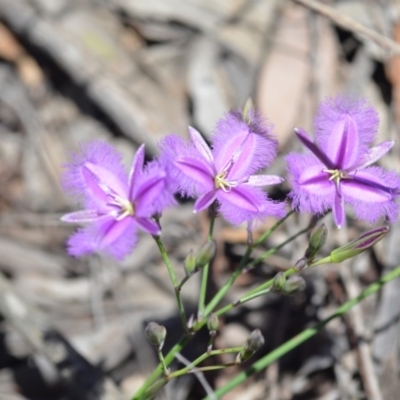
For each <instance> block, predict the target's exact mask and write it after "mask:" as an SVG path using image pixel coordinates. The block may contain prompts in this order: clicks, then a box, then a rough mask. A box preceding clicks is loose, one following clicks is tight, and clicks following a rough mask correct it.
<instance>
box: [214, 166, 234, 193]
mask: <svg viewBox="0 0 400 400" xmlns="http://www.w3.org/2000/svg"><path fill="white" fill-rule="evenodd" d="M226 174H227V172H226V171H222V172H220V173H219V174H218V175H216V177H215V178H214V185H215V188H216V189H222V190H223V191H224V192H227V191H229V190H231V185H230V184H229V182H228V181H227V180H226V179H225V177H226Z"/></svg>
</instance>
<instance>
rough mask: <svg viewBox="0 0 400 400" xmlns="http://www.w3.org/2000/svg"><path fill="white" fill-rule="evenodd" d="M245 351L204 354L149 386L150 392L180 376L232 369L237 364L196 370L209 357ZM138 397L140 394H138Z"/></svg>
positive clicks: (145, 393)
mask: <svg viewBox="0 0 400 400" xmlns="http://www.w3.org/2000/svg"><path fill="white" fill-rule="evenodd" d="M242 350H243V347H231V348H228V349H219V350H213V351H210V352H209V353H204V354H202V355H201V356H200V357H198V358H196V360H194V361H193V362H191V363H190V364H189V365H187V366H186V367H185V368H182V369H180V370H178V371H175V372H172V373H170V374H169V375H166V374H164V376H163V377H162V378H161V379H159V380H158V381H157V382H155V383H154V384H151V385H149V390H150V391H152V390H153V388H155V389H157V388H161V387H163V386H164V385H165V384H166V383H167V382H169V381H170V380H171V379H174V378H178V377H179V376H182V375H186V374H190V373H192V372H198V371H211V370H215V369H221V368H226V367H231V366H232V365H236V363H229V364H222V365H212V366H207V367H201V368H196V366H197V365H199V364H200V363H202V362H203V361H204V360H206V359H207V358H209V357H212V356H216V355H220V354H230V353H240V352H241V351H242ZM136 396H138V394H136ZM142 396H143V399H147V398H148V397H149V393H147V392H146V391H144V392H143V393H142ZM136 398H137V399H142V397H134V399H136Z"/></svg>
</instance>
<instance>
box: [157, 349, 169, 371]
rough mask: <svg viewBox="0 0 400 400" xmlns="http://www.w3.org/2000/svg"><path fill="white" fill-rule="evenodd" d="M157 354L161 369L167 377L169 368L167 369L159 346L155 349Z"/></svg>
mask: <svg viewBox="0 0 400 400" xmlns="http://www.w3.org/2000/svg"><path fill="white" fill-rule="evenodd" d="M157 354H158V359H159V360H160V363H161V366H162V369H163V372H164V376H165V377H168V375H169V369H168V367H167V365H166V364H165V360H164V356H163V353H162V351H161V349H160V348H158V349H157Z"/></svg>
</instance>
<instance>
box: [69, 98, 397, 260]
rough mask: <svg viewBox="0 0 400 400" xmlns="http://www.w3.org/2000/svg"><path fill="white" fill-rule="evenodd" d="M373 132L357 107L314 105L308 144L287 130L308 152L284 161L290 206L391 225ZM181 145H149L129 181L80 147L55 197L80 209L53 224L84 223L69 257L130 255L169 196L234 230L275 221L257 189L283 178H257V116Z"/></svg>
mask: <svg viewBox="0 0 400 400" xmlns="http://www.w3.org/2000/svg"><path fill="white" fill-rule="evenodd" d="M377 126H378V116H377V113H376V111H375V110H374V109H373V108H371V107H369V106H368V105H367V104H366V103H365V101H364V100H352V99H350V98H348V97H340V96H338V97H336V98H334V99H328V100H327V101H325V102H324V103H322V104H321V106H320V109H319V111H318V114H317V116H316V118H315V141H313V140H312V139H311V138H310V137H309V136H308V134H307V133H306V132H305V131H303V130H302V129H299V128H296V129H295V133H296V135H297V137H298V139H299V140H300V142H301V143H302V144H303V145H304V147H305V148H306V149H307V150H308V152H306V153H303V154H299V153H291V154H289V155H288V156H287V157H286V160H287V164H288V171H289V175H290V180H291V183H292V191H291V192H290V193H289V197H290V198H291V199H292V207H293V208H294V209H298V210H299V211H301V212H311V213H317V214H322V213H324V212H326V211H328V210H330V209H332V210H333V215H334V220H335V223H336V225H337V226H338V227H341V226H343V225H344V223H345V209H344V204H345V203H348V204H350V205H352V206H353V208H354V210H355V213H356V215H357V217H358V218H359V219H362V220H365V221H368V222H371V223H372V222H375V221H376V220H377V219H378V218H379V217H381V216H386V217H388V218H389V219H390V220H394V219H395V218H396V217H397V214H398V205H397V203H396V202H395V200H396V198H397V197H398V195H399V193H400V177H399V175H398V174H397V173H395V172H389V171H386V170H384V169H382V168H380V167H377V166H371V165H372V164H373V163H375V162H376V161H377V160H379V159H380V158H381V157H382V156H383V155H384V154H386V153H387V152H388V151H389V150H390V149H391V148H392V146H393V142H383V143H381V144H380V145H377V146H375V147H370V146H371V143H372V141H373V140H374V137H375V135H376V132H377ZM189 136H190V140H189V141H187V142H186V141H185V140H184V139H182V138H181V137H179V136H176V135H169V136H166V137H165V138H164V139H163V140H162V141H161V142H160V144H159V147H160V149H161V154H160V156H159V158H158V159H156V160H154V161H152V162H150V163H148V164H147V165H145V166H144V147H143V146H141V147H140V148H139V150H138V151H137V153H136V156H135V157H134V160H133V163H132V167H131V170H130V172H129V174H127V173H126V171H125V169H124V167H123V165H122V163H121V155H120V154H119V153H118V152H117V151H116V150H115V149H114V148H113V147H112V146H110V145H108V144H106V143H103V142H100V141H93V142H89V143H86V144H84V145H82V146H81V148H80V151H79V152H77V153H75V154H74V155H73V157H72V159H71V161H70V162H69V163H68V164H66V166H65V167H66V170H65V173H64V175H63V186H64V188H65V189H66V191H68V192H69V193H70V194H72V195H74V196H75V197H77V199H78V200H80V201H81V203H82V205H83V208H84V210H83V211H77V212H73V213H69V214H66V215H65V216H64V217H63V218H62V220H63V221H65V222H70V223H83V224H86V226H85V227H84V228H80V229H79V230H78V231H77V232H76V233H75V234H74V235H73V236H72V237H71V238H70V239H69V241H68V244H67V246H68V252H69V254H71V255H74V256H81V255H84V254H90V253H94V252H101V253H105V254H108V255H111V256H113V257H115V258H117V259H122V258H123V257H125V256H126V255H127V254H128V253H129V252H130V251H131V250H132V248H133V247H134V245H135V242H136V238H137V235H136V231H137V229H138V228H139V229H141V230H143V231H145V232H148V233H150V234H152V235H159V234H160V226H159V224H158V222H157V220H156V219H155V216H156V215H159V214H161V213H162V211H163V210H164V209H165V208H166V207H168V206H171V205H173V204H174V202H175V201H174V194H175V193H180V194H181V195H184V196H188V197H193V198H195V199H196V201H195V204H194V212H199V211H202V210H205V209H207V208H209V207H210V206H212V205H214V206H215V207H216V209H217V211H218V213H219V214H221V215H222V216H223V217H224V218H225V219H226V220H227V221H229V222H231V223H232V224H235V225H237V224H240V223H243V222H246V223H248V224H249V226H252V223H253V222H256V221H259V220H264V219H265V218H266V217H267V216H274V217H277V218H281V217H283V216H284V214H285V204H284V203H278V202H274V201H272V200H271V199H269V198H268V196H267V194H266V193H265V192H264V191H263V189H262V188H263V187H264V186H269V185H276V184H279V183H281V182H282V181H283V178H281V177H279V176H273V175H264V174H259V173H260V172H261V171H262V170H263V169H264V168H266V167H268V166H269V165H270V164H271V162H272V161H273V160H274V158H275V156H276V152H277V141H276V139H275V138H274V136H273V134H272V127H271V125H269V124H268V123H266V121H265V120H264V119H263V118H262V117H261V115H260V114H259V113H258V112H257V111H255V110H254V109H251V110H248V111H246V112H244V111H243V112H240V111H238V112H234V111H232V112H230V113H228V114H227V115H226V116H225V117H224V118H223V119H221V120H220V121H219V122H218V124H217V126H216V128H215V131H214V134H213V136H212V138H211V147H209V146H208V144H207V143H206V141H205V140H204V139H203V137H202V136H201V134H200V133H199V132H198V131H197V130H195V129H194V128H189Z"/></svg>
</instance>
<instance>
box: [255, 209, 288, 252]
mask: <svg viewBox="0 0 400 400" xmlns="http://www.w3.org/2000/svg"><path fill="white" fill-rule="evenodd" d="M292 214H294V211H293V210H291V211H289V212H288V213H287V214H286V215H285V216H284V217H283V218H281V219H280V220H279V221H278V222H277V223H276V224H274V225H273V226H272V227H271V228H269V229H268V230H266V231H265V232H264V233H263V234H262V235H261V236H260V237H259V238H258V240H256V241H255V242H254V243H253V248H254V247H256V246H258V245H259V244H260V243H262V242H263V241H264V240H265V239H267V238H268V237H269V236H270V235H271V233H272V232H274V231H275V230H276V229H277V228H278V227H279V226H280V225H282V224H283V223H284V222H285V221H286V220H287V219H288V218H289V217H290V216H291V215H292Z"/></svg>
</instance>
